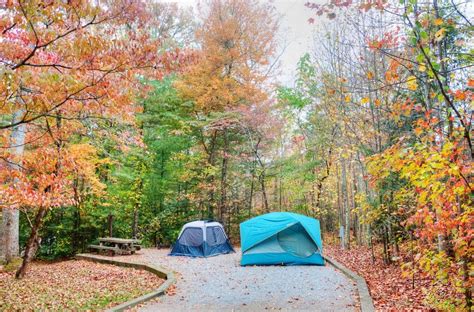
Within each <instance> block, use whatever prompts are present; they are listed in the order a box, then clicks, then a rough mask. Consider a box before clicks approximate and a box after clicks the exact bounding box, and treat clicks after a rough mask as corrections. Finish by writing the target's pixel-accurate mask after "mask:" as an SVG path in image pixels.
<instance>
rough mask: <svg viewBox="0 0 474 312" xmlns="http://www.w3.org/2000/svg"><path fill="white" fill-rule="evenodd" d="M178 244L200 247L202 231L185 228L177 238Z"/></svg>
mask: <svg viewBox="0 0 474 312" xmlns="http://www.w3.org/2000/svg"><path fill="white" fill-rule="evenodd" d="M178 242H179V243H180V244H181V245H186V246H194V247H197V246H201V245H202V229H200V228H186V229H184V231H183V233H182V234H181V236H180V237H179V240H178Z"/></svg>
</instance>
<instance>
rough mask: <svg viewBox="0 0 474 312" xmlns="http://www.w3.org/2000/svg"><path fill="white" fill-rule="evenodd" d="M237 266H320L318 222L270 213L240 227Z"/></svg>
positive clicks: (295, 216)
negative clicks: (240, 252)
mask: <svg viewBox="0 0 474 312" xmlns="http://www.w3.org/2000/svg"><path fill="white" fill-rule="evenodd" d="M240 241H241V245H242V260H241V262H240V263H241V265H271V264H287V265H294V264H317V265H324V259H323V257H322V251H323V244H322V241H321V231H320V227H319V221H318V220H316V219H313V218H310V217H307V216H303V215H300V214H297V213H291V212H272V213H268V214H264V215H261V216H258V217H255V218H253V219H250V220H247V221H245V222H243V223H241V224H240Z"/></svg>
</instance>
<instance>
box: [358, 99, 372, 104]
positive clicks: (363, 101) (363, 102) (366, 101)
mask: <svg viewBox="0 0 474 312" xmlns="http://www.w3.org/2000/svg"><path fill="white" fill-rule="evenodd" d="M369 101H370V99H369V98H368V97H365V98H362V100H360V102H361V103H362V104H367V103H369Z"/></svg>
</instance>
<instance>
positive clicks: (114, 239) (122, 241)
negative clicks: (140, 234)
mask: <svg viewBox="0 0 474 312" xmlns="http://www.w3.org/2000/svg"><path fill="white" fill-rule="evenodd" d="M99 242H108V243H117V244H139V243H140V240H139V239H126V238H117V237H101V238H99Z"/></svg>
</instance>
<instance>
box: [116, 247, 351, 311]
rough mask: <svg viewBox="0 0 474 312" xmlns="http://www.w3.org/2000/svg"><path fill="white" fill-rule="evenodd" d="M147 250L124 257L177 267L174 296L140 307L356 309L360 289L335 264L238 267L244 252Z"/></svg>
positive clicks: (148, 308)
mask: <svg viewBox="0 0 474 312" xmlns="http://www.w3.org/2000/svg"><path fill="white" fill-rule="evenodd" d="M168 252H169V250H156V249H145V250H142V251H141V252H140V253H139V254H137V255H134V256H123V257H120V258H123V260H126V259H127V261H137V262H143V263H152V264H155V265H160V266H164V267H167V268H169V269H171V270H174V271H176V272H177V273H178V274H177V277H178V282H177V284H176V286H177V287H176V293H175V294H174V295H171V296H170V295H165V296H163V297H160V298H159V299H157V300H155V301H152V302H149V303H148V304H146V305H145V306H143V307H142V308H141V311H262V310H263V311H265V310H282V311H289V310H291V311H295V310H296V311H355V310H357V309H358V308H357V307H356V299H355V294H356V293H357V290H356V287H355V286H354V284H353V282H352V281H351V280H349V279H348V278H346V277H345V276H344V275H343V274H342V273H340V272H338V271H336V270H335V269H334V268H333V267H332V266H330V265H326V266H324V267H323V266H258V267H256V266H250V267H241V266H240V265H239V260H240V250H237V252H236V253H233V254H229V255H220V256H216V257H210V258H188V257H170V256H167V253H168Z"/></svg>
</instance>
